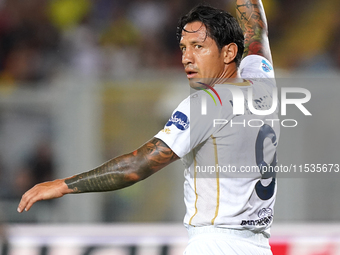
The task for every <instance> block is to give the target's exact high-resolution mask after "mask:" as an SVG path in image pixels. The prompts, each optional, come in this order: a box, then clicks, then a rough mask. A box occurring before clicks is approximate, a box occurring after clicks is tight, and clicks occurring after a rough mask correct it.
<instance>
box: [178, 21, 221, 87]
mask: <svg viewBox="0 0 340 255" xmlns="http://www.w3.org/2000/svg"><path fill="white" fill-rule="evenodd" d="M184 29H185V30H186V31H188V32H186V31H184V30H183V31H182V37H181V41H180V48H181V51H182V63H183V65H184V68H185V72H186V74H187V77H188V79H189V80H190V86H191V87H197V85H196V86H195V85H194V84H193V81H195V82H196V81H200V80H201V81H202V82H205V83H207V80H211V78H220V77H223V75H224V74H225V63H224V58H223V54H222V52H221V51H220V50H219V49H218V47H217V44H216V42H215V41H214V40H213V39H212V38H210V37H208V36H207V30H206V27H205V26H204V25H203V23H202V22H199V21H195V22H192V23H188V24H187V25H185V27H184ZM203 78H205V80H203Z"/></svg>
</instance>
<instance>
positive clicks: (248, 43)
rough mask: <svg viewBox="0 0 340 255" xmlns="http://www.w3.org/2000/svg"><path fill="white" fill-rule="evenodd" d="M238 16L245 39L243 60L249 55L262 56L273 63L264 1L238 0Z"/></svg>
mask: <svg viewBox="0 0 340 255" xmlns="http://www.w3.org/2000/svg"><path fill="white" fill-rule="evenodd" d="M236 15H237V20H238V22H239V24H240V26H241V28H242V30H243V33H244V38H245V40H244V44H245V49H244V53H243V58H245V57H246V56H248V55H260V56H263V57H265V58H266V59H268V60H269V61H270V62H271V63H272V56H271V52H270V47H269V40H268V26H267V19H266V15H265V12H264V8H263V4H262V1H261V0H237V1H236Z"/></svg>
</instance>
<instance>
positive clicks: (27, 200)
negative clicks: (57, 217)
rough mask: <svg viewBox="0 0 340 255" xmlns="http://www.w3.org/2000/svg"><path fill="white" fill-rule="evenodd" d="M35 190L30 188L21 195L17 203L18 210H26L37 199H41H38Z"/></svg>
mask: <svg viewBox="0 0 340 255" xmlns="http://www.w3.org/2000/svg"><path fill="white" fill-rule="evenodd" d="M36 193H37V192H36V191H35V189H34V188H32V189H31V190H29V191H27V192H26V193H25V194H24V195H23V196H22V199H21V201H20V203H19V206H18V209H17V210H18V212H20V213H21V212H23V211H24V210H25V211H28V210H29V209H30V208H31V207H32V205H33V204H34V203H35V202H37V201H38V200H41V199H38V197H37V194H36Z"/></svg>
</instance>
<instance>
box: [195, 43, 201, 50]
mask: <svg viewBox="0 0 340 255" xmlns="http://www.w3.org/2000/svg"><path fill="white" fill-rule="evenodd" d="M202 47H203V46H202V45H200V44H196V45H195V48H196V49H200V48H202Z"/></svg>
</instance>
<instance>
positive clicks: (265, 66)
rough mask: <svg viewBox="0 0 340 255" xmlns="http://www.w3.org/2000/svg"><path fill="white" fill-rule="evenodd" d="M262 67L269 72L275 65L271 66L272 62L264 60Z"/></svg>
mask: <svg viewBox="0 0 340 255" xmlns="http://www.w3.org/2000/svg"><path fill="white" fill-rule="evenodd" d="M261 67H262V70H263V71H265V72H266V73H269V72H270V71H272V70H273V67H272V66H271V64H269V63H268V62H267V61H266V60H262V62H261Z"/></svg>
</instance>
